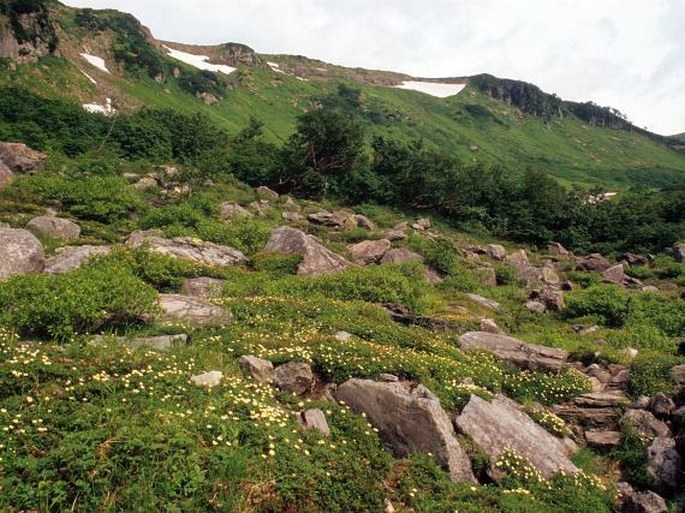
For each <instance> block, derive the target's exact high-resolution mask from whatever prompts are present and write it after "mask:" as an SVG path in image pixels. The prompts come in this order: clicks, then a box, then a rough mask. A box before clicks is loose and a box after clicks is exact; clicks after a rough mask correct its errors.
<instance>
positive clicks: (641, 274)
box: [625, 266, 654, 280]
mask: <svg viewBox="0 0 685 513" xmlns="http://www.w3.org/2000/svg"><path fill="white" fill-rule="evenodd" d="M625 273H626V274H627V275H628V276H630V277H632V278H637V279H638V280H648V279H650V278H653V277H654V273H653V272H652V270H651V269H650V268H649V267H644V266H633V267H628V268H627V269H626V270H625Z"/></svg>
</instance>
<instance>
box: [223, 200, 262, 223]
mask: <svg viewBox="0 0 685 513" xmlns="http://www.w3.org/2000/svg"><path fill="white" fill-rule="evenodd" d="M219 214H221V217H223V218H224V219H234V218H248V217H254V215H253V214H252V212H250V211H249V210H247V209H246V208H243V207H241V206H240V205H238V204H237V203H231V202H225V203H222V204H221V205H219Z"/></svg>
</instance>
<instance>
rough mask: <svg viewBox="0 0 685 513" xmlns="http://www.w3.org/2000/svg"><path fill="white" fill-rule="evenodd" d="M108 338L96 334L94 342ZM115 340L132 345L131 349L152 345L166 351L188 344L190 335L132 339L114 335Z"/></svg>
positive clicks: (128, 345)
mask: <svg viewBox="0 0 685 513" xmlns="http://www.w3.org/2000/svg"><path fill="white" fill-rule="evenodd" d="M108 338H109V337H106V336H102V335H95V336H94V337H93V342H95V343H96V344H99V343H102V342H104V341H106V340H107V339H108ZM114 340H115V341H116V342H117V343H119V344H122V345H125V346H127V347H130V348H131V349H138V348H141V347H150V348H153V349H159V350H160V351H166V350H168V349H173V348H174V347H178V346H183V345H185V344H187V343H188V335H185V334H182V335H160V336H158V337H139V338H131V339H129V338H126V337H114Z"/></svg>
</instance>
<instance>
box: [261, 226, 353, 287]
mask: <svg viewBox="0 0 685 513" xmlns="http://www.w3.org/2000/svg"><path fill="white" fill-rule="evenodd" d="M264 252H265V253H282V254H284V255H301V256H302V262H300V264H299V265H298V267H297V274H299V275H300V276H320V275H322V274H330V273H334V272H339V271H342V270H344V269H346V268H347V267H349V266H350V265H352V263H351V262H349V261H348V260H346V259H345V258H343V257H341V256H340V255H338V254H336V253H333V252H332V251H331V250H330V249H328V248H326V247H325V246H323V245H322V244H320V243H319V242H317V241H316V240H315V239H314V238H313V237H311V236H310V235H307V234H306V233H304V232H303V231H301V230H297V229H295V228H289V227H287V226H281V227H279V228H276V229H275V230H274V231H273V233H272V234H271V238H270V239H269V241H268V242H267V244H266V247H265V248H264Z"/></svg>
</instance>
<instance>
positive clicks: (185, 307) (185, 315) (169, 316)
mask: <svg viewBox="0 0 685 513" xmlns="http://www.w3.org/2000/svg"><path fill="white" fill-rule="evenodd" d="M159 307H160V310H161V315H160V317H159V319H158V320H159V322H160V324H162V325H174V324H178V323H181V324H184V325H189V326H198V327H200V326H221V325H224V324H227V323H229V322H230V321H231V315H230V314H229V313H228V312H227V311H225V310H224V309H223V308H221V307H220V306H217V305H213V304H211V303H208V302H206V301H204V300H202V299H199V298H196V297H190V296H183V295H181V294H160V296H159Z"/></svg>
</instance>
